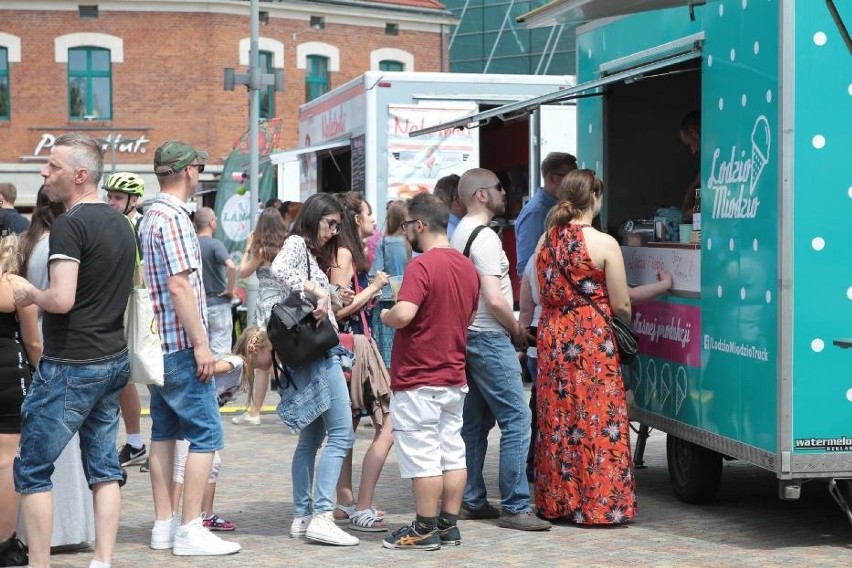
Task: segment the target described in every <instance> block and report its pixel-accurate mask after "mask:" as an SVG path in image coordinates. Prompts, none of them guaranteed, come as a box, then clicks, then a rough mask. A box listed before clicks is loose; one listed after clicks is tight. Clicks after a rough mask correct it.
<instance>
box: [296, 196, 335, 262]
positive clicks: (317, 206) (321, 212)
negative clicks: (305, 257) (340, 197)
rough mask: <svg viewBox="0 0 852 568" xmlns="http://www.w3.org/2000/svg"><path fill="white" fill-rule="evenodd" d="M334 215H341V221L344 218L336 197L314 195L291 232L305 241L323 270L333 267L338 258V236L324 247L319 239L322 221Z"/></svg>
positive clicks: (306, 203) (306, 202)
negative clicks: (332, 264) (318, 234)
mask: <svg viewBox="0 0 852 568" xmlns="http://www.w3.org/2000/svg"><path fill="white" fill-rule="evenodd" d="M334 213H339V214H340V217H341V219H342V218H343V215H344V214H343V207H342V206H341V205H340V202H339V201H337V199H335V198H334V196H332V195H329V194H328V193H317V194H314V195H312V196H310V197H309V198H308V199H307V200H306V201H305V204H304V205H302V209H301V211H299V215H298V216H297V217H296V220H295V221H294V222H293V230H292V232H291V234H293V235H299V236H300V237H302V238H303V239H305V243H306V244H307V245H308V250H309V251H311V254H312V255H314V257H315V258H316V259H317V262H318V263H319V265H320V266H321V267H323V269H326V268H328V267H329V266H331V263H332V262H334V259H336V258H337V249H338V247H339V244H338V243H339V239H338V235H334V236H333V237H331V239H329V241H328V242H327V243H326V244H325V246H323V245H321V244H320V242H319V240H318V239H317V233H318V232H319V224H320V219H322V218H323V217H325V216H326V215H333V214H334Z"/></svg>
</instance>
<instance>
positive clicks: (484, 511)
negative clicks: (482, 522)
mask: <svg viewBox="0 0 852 568" xmlns="http://www.w3.org/2000/svg"><path fill="white" fill-rule="evenodd" d="M458 191H459V196H460V197H461V199H462V201H463V202H464V204H465V206H466V207H467V215H465V216H464V218H462V220H461V221H460V222H459V224H458V226H457V227H456V230H455V232H454V233H453V236H452V239H451V240H450V245H451V246H452V247H453V248H455V249H456V250H458V251H460V252H462V253H463V254H464V255H465V256H468V257H470V259H471V260H472V261H473V264H474V266H476V270H477V272H478V273H479V279H480V292H479V305H478V307H477V310H476V316H475V317H474V320H473V323H472V324H471V325H470V327H469V328H468V334H467V380H468V387H469V388H470V392H469V393H468V395H467V397H466V398H465V402H464V426H463V427H462V438H463V439H464V443H465V451H466V456H465V457H466V462H467V471H468V476H467V483H466V485H465V491H464V502H463V504H462V508H461V511H460V513H459V517H460V518H467V519H493V518H499V520H498V522H497V524H498V525H499V526H501V527H505V528H511V529H517V530H526V531H540V530H547V529H549V528H550V523H549V522H547V521H544V520H542V519H539V518H538V517H536V516H535V515H533V513H532V510H531V507H530V488H529V483H528V482H527V476H526V473H525V471H524V467H525V464H526V460H527V452H528V450H529V445H530V430H529V423H530V411H529V408H528V407H527V405H526V400H525V397H524V388H523V384H522V383H521V366H520V363H519V362H518V356H517V354H516V352H515V347H514V346H513V343H515V344H518V345H520V344H522V343H523V342H524V338H525V330H524V329H522V328H521V326H520V325H519V323H518V321H517V320H516V319H515V314H514V312H513V311H512V306H513V304H514V299H513V297H512V285H511V282H510V280H509V259H508V258H507V257H506V253H505V252H504V251H503V246H502V243H501V242H500V239H499V237H498V236H497V234H496V233H494V231H492V230H490V229H488V228H487V226H488V224H489V223H490V222H491V219H493V218H494V216H495V215H500V214H502V213H503V212H504V211H505V209H506V192H505V191H504V190H503V187H502V186H501V185H500V180H499V179H497V176H496V175H495V174H494V173H493V172H491V171H489V170H485V169H481V168H477V169H473V170H468V171H467V172H465V174H464V175H463V176H462V177H461V180H459V189H458ZM495 421H496V423H497V424H499V426H500V433H501V436H500V472H499V483H500V497H501V505H502V508H503V510H502V512H498V511H497V510H496V509H495V508H494V507H492V506H491V505H490V504H489V503H488V499H487V496H486V491H485V481H484V480H483V477H482V468H483V465H484V462H485V453H486V451H487V449H488V432H489V431H490V430H491V428H493V427H494V424H495Z"/></svg>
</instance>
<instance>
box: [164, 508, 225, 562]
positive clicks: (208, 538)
mask: <svg viewBox="0 0 852 568" xmlns="http://www.w3.org/2000/svg"><path fill="white" fill-rule="evenodd" d="M201 521H202V517H197V518H195V519H193V520H192V521H190V522H188V523H186V524H185V525H180V526H179V527H178V528H177V531H175V546H174V548H173V549H172V554H174V555H175V556H222V555H224V554H234V553H236V552H239V551H240V545H239V544H237V543H236V542H228V541H226V540H222V539H221V538H219V537H218V536H216V535H215V534H213V533H212V532H210V531H209V530H207V529H206V528H204V525H202V524H201Z"/></svg>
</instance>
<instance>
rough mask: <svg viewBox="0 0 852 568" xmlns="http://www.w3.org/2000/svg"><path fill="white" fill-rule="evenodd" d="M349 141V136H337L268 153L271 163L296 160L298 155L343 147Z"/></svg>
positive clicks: (347, 144) (349, 142) (348, 143)
mask: <svg viewBox="0 0 852 568" xmlns="http://www.w3.org/2000/svg"><path fill="white" fill-rule="evenodd" d="M351 143H352V139H351V138H337V139H336V140H329V141H328V142H323V143H322V144H315V145H313V146H305V147H304V148H294V149H293V150H284V151H283V152H276V153H275V154H270V155H269V159H270V160H271V161H272V163H273V164H283V163H284V162H292V161H293V160H297V159H298V158H299V157H300V156H303V155H304V154H312V153H314V152H322V151H323V150H333V149H335V148H343V147H344V146H349V145H350V144H351Z"/></svg>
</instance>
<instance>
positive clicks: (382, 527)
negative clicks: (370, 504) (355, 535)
mask: <svg viewBox="0 0 852 568" xmlns="http://www.w3.org/2000/svg"><path fill="white" fill-rule="evenodd" d="M349 528H350V529H351V530H353V531H362V532H384V531H386V530H388V527H387V525H386V524H385V520H384V519H383V518H382V517H380V516H378V515H377V514H376V511H374V510H372V509H364V510H363V511H356V512H355V514H354V515H352V516H351V517H350V518H349Z"/></svg>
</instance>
